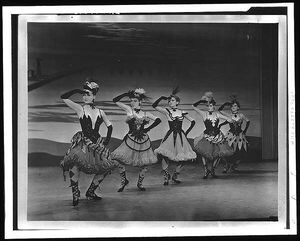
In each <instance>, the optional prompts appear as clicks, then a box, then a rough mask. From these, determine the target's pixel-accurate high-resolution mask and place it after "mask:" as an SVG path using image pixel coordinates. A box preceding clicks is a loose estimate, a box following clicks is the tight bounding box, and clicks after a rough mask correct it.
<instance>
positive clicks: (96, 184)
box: [85, 172, 109, 200]
mask: <svg viewBox="0 0 300 241" xmlns="http://www.w3.org/2000/svg"><path fill="white" fill-rule="evenodd" d="M108 173H109V172H106V173H104V174H96V175H95V176H94V178H93V180H92V182H91V184H90V186H89V188H88V190H87V191H86V193H85V196H86V197H87V199H89V200H100V199H102V198H101V197H99V196H97V195H96V193H95V190H96V189H97V187H99V185H100V183H101V182H102V181H103V180H104V178H105V177H106V176H107V175H108Z"/></svg>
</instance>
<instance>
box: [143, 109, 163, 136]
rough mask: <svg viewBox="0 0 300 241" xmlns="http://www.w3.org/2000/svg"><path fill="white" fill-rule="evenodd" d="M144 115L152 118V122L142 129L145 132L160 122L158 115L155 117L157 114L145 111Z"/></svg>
mask: <svg viewBox="0 0 300 241" xmlns="http://www.w3.org/2000/svg"><path fill="white" fill-rule="evenodd" d="M146 116H147V117H148V118H150V119H151V120H153V121H154V122H153V123H152V124H151V125H150V126H148V127H147V128H145V129H144V131H145V132H148V131H150V130H151V129H153V128H154V127H156V126H157V125H159V123H160V122H161V120H160V118H159V117H157V116H155V115H153V114H151V113H149V112H147V113H146Z"/></svg>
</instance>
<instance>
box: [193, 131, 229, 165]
mask: <svg viewBox="0 0 300 241" xmlns="http://www.w3.org/2000/svg"><path fill="white" fill-rule="evenodd" d="M194 149H195V151H196V152H197V153H198V154H200V155H201V156H203V157H205V158H206V159H209V160H214V159H216V158H220V157H228V156H232V155H233V154H234V150H233V148H231V147H230V146H229V144H228V142H227V140H226V138H225V136H224V134H223V133H222V132H221V131H220V132H219V133H218V134H217V135H208V134H205V133H202V134H201V135H200V136H199V137H196V138H195V139H194Z"/></svg>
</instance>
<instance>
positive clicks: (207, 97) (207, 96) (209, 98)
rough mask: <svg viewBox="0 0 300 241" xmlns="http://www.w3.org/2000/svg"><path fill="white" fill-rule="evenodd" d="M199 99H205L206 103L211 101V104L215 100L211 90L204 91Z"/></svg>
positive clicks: (214, 102)
mask: <svg viewBox="0 0 300 241" xmlns="http://www.w3.org/2000/svg"><path fill="white" fill-rule="evenodd" d="M201 99H202V100H206V101H207V102H208V103H212V104H213V105H215V104H216V101H215V100H214V96H213V92H211V91H207V92H205V93H204V95H203V96H202V98H201Z"/></svg>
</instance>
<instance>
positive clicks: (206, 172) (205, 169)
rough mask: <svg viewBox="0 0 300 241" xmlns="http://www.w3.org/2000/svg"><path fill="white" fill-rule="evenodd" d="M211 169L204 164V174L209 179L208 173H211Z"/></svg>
mask: <svg viewBox="0 0 300 241" xmlns="http://www.w3.org/2000/svg"><path fill="white" fill-rule="evenodd" d="M209 173H210V171H209V170H208V168H207V166H206V165H205V166H204V176H203V179H207V177H208V175H209Z"/></svg>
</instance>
